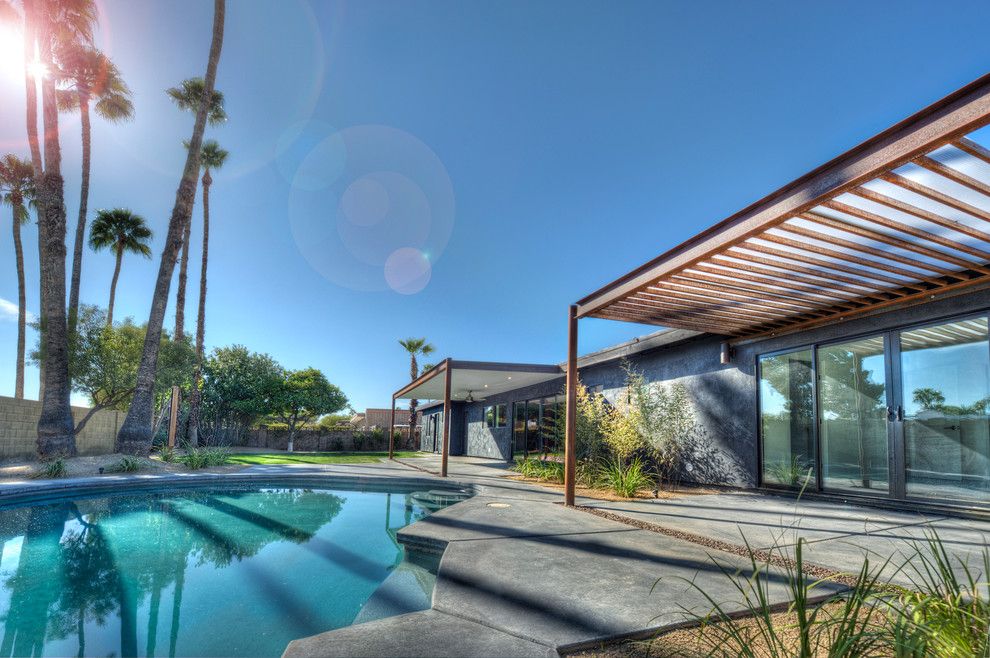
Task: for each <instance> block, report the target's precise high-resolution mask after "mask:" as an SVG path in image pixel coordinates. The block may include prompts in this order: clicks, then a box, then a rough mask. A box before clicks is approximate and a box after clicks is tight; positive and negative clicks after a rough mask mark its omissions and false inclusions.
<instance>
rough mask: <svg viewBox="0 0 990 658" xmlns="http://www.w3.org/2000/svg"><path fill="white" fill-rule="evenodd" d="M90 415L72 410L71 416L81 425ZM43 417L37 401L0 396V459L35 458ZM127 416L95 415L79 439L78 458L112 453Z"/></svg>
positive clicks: (104, 412)
mask: <svg viewBox="0 0 990 658" xmlns="http://www.w3.org/2000/svg"><path fill="white" fill-rule="evenodd" d="M88 411H89V409H88V408H86V407H72V416H73V418H74V419H75V421H76V422H77V423H78V422H79V421H80V420H82V417H83V416H85V415H86V413H87V412H88ZM40 415H41V403H40V402H38V401H37V400H18V399H16V398H8V397H4V396H0V459H25V458H30V457H34V456H35V454H36V452H37V436H38V417H39V416H40ZM125 415H126V414H125V413H124V412H123V411H113V410H109V409H104V410H102V411H98V412H96V413H95V414H94V415H93V417H92V418H90V419H89V422H88V423H87V424H86V427H85V428H83V431H82V432H81V433H80V434H79V436H77V437H76V449H77V450H78V452H79V454H80V455H105V454H109V453H112V452H113V444H114V440H115V439H116V437H117V430H119V429H120V426H121V425H122V424H123V422H124V416H125Z"/></svg>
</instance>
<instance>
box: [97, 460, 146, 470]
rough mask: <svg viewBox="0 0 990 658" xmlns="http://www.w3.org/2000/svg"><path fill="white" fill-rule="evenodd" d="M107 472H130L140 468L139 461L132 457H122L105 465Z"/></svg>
mask: <svg viewBox="0 0 990 658" xmlns="http://www.w3.org/2000/svg"><path fill="white" fill-rule="evenodd" d="M106 470H107V472H108V473H132V472H134V471H138V470H141V462H139V461H138V460H137V459H134V458H133V457H122V458H121V460H120V461H119V462H117V463H116V464H111V465H110V466H108V467H107V469H106Z"/></svg>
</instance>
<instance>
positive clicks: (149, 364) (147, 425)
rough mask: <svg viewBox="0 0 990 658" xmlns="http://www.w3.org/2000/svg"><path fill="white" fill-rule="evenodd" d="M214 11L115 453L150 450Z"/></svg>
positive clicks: (216, 20) (219, 17)
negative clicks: (192, 119) (130, 395)
mask: <svg viewBox="0 0 990 658" xmlns="http://www.w3.org/2000/svg"><path fill="white" fill-rule="evenodd" d="M213 6H214V10H213V12H214V13H213V39H212V43H211V44H210V57H209V61H208V64H207V66H206V77H205V78H204V83H205V84H204V85H203V97H202V98H201V99H200V102H199V110H198V111H197V112H196V123H195V125H194V126H193V132H192V139H190V140H189V149H188V152H187V154H186V166H185V169H184V170H183V172H182V180H181V181H180V182H179V189H178V190H177V191H176V194H175V205H174V206H173V207H172V216H171V218H170V219H169V222H168V234H167V236H166V238H165V249H164V250H163V251H162V259H161V264H160V266H159V268H158V278H157V280H156V281H155V292H154V296H153V297H152V299H151V314H150V315H149V317H148V330H147V333H146V335H145V340H144V351H143V353H142V354H141V364H140V365H139V366H138V376H137V386H136V387H135V389H134V396H133V398H132V399H131V406H130V408H129V409H128V410H127V417H126V418H125V419H124V423H123V425H121V427H120V431H119V432H118V433H117V442H116V449H117V451H118V452H123V453H127V454H133V455H147V454H148V452H149V451H150V450H151V439H152V436H151V415H152V410H153V407H154V401H155V375H156V371H157V369H158V347H159V344H160V341H161V335H162V323H163V322H164V320H165V307H166V306H167V304H168V289H169V285H170V284H171V281H172V273H173V272H174V271H175V261H176V258H177V257H178V255H179V248H180V247H181V246H182V233H183V231H185V226H186V224H187V223H188V222H189V221H190V219H191V217H192V206H193V198H194V196H195V194H196V178H197V177H198V176H197V174H198V173H199V162H200V156H201V155H202V148H203V131H204V130H205V129H206V114H207V110H208V109H209V105H210V99H211V98H212V96H213V86H214V84H215V83H216V79H217V65H218V64H219V62H220V50H221V49H222V47H223V27H224V15H225V13H226V5H225V0H214V4H213Z"/></svg>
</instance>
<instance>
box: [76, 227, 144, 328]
mask: <svg viewBox="0 0 990 658" xmlns="http://www.w3.org/2000/svg"><path fill="white" fill-rule="evenodd" d="M150 239H151V229H150V228H148V227H147V225H145V223H144V218H143V217H141V216H140V215H135V214H134V213H132V212H131V211H130V210H128V209H126V208H114V209H113V210H101V211H99V212H98V213H96V219H95V220H93V227H92V229H90V233H89V246H90V247H92V248H93V251H100V250H102V249H110V250H111V251H113V253H114V255H115V256H116V257H117V264H116V265H115V266H114V268H113V280H111V282H110V304H109V305H108V306H107V326H108V327H112V326H113V300H114V297H115V296H116V294H117V279H118V278H119V277H120V263H121V261H122V260H123V258H124V252H125V251H126V252H130V253H132V254H141V255H142V256H144V257H145V258H151V247H149V246H148V240H150Z"/></svg>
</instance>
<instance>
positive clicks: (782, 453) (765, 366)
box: [759, 349, 817, 488]
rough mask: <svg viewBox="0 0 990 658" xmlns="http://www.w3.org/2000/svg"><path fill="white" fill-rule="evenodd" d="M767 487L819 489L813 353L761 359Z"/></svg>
mask: <svg viewBox="0 0 990 658" xmlns="http://www.w3.org/2000/svg"><path fill="white" fill-rule="evenodd" d="M759 377H760V436H761V437H762V440H763V446H762V448H763V482H764V483H765V484H774V485H781V486H785V487H795V488H801V487H804V486H810V487H812V488H815V487H816V486H817V485H816V477H815V476H816V474H815V426H814V423H815V388H814V369H813V365H812V352H811V350H810V349H806V350H799V351H797V352H790V353H788V354H777V355H772V356H765V357H761V358H760V372H759Z"/></svg>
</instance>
